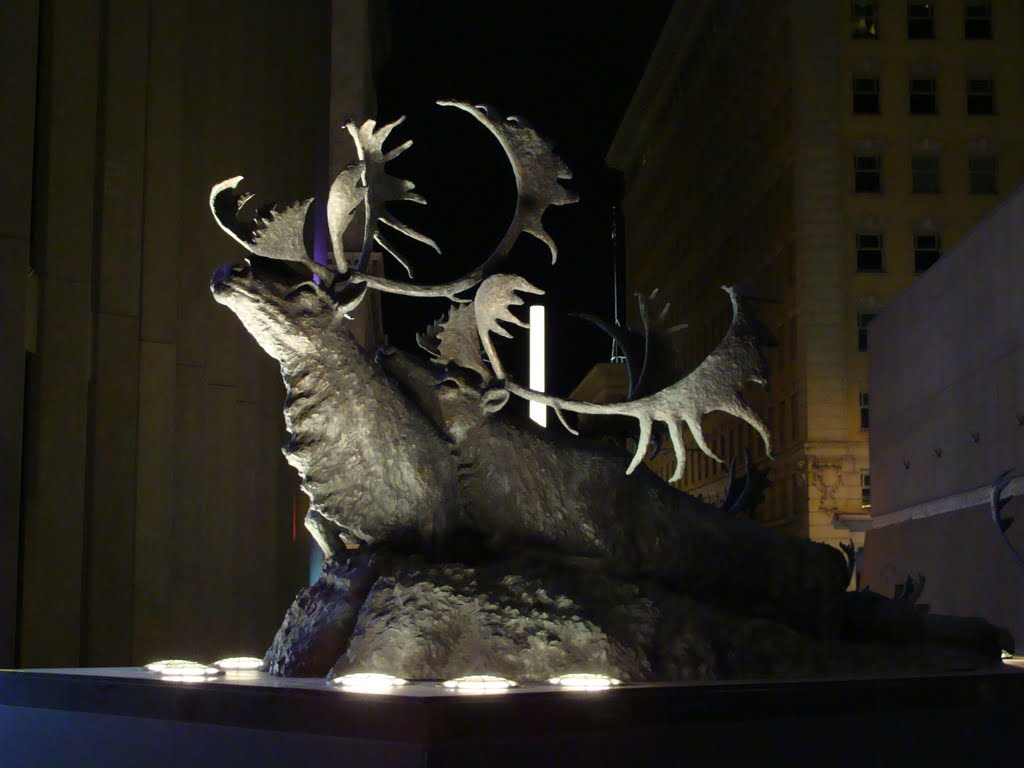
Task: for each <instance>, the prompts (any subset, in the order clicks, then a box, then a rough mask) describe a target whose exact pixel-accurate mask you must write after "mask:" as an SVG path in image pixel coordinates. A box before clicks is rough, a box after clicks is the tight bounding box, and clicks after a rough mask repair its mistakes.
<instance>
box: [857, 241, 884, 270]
mask: <svg viewBox="0 0 1024 768" xmlns="http://www.w3.org/2000/svg"><path fill="white" fill-rule="evenodd" d="M857 271H858V272H881V271H882V236H881V234H879V233H877V232H858V233H857Z"/></svg>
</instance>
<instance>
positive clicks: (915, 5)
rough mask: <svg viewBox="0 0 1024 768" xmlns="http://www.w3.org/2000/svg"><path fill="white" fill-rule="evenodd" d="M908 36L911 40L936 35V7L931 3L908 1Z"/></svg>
mask: <svg viewBox="0 0 1024 768" xmlns="http://www.w3.org/2000/svg"><path fill="white" fill-rule="evenodd" d="M907 37H908V38H910V39H911V40H930V39H931V38H933V37H935V8H934V7H933V6H932V4H931V3H921V2H909V3H907Z"/></svg>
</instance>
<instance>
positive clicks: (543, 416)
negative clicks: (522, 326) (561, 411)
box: [530, 304, 548, 427]
mask: <svg viewBox="0 0 1024 768" xmlns="http://www.w3.org/2000/svg"><path fill="white" fill-rule="evenodd" d="M544 346H545V344H544V305H543V304H534V305H533V306H532V307H530V389H534V390H536V391H537V392H543V391H544V386H545V382H544V352H545V350H544ZM530 418H531V419H533V420H534V421H535V422H537V423H538V424H540V425H541V426H542V427H546V426H547V425H548V409H547V406H545V405H541V404H540V403H530Z"/></svg>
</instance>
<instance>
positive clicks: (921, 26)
mask: <svg viewBox="0 0 1024 768" xmlns="http://www.w3.org/2000/svg"><path fill="white" fill-rule="evenodd" d="M963 12H964V15H963V22H964V37H965V38H966V39H967V40H987V39H989V38H991V37H992V3H991V2H989V0H966V2H965V3H964V5H963ZM850 25H851V33H852V35H853V37H854V38H857V39H865V40H877V39H878V37H879V34H880V31H881V30H880V28H879V23H878V0H852V2H851V3H850ZM907 38H908V39H910V40H933V39H934V38H935V4H934V3H931V2H921V1H920V0H909V2H907Z"/></svg>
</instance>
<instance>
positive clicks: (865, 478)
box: [860, 472, 871, 509]
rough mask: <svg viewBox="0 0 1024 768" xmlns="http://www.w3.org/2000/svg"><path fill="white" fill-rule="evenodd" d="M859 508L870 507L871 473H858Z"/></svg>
mask: <svg viewBox="0 0 1024 768" xmlns="http://www.w3.org/2000/svg"><path fill="white" fill-rule="evenodd" d="M860 508H861V509H871V475H870V474H868V473H867V472H861V473H860Z"/></svg>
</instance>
